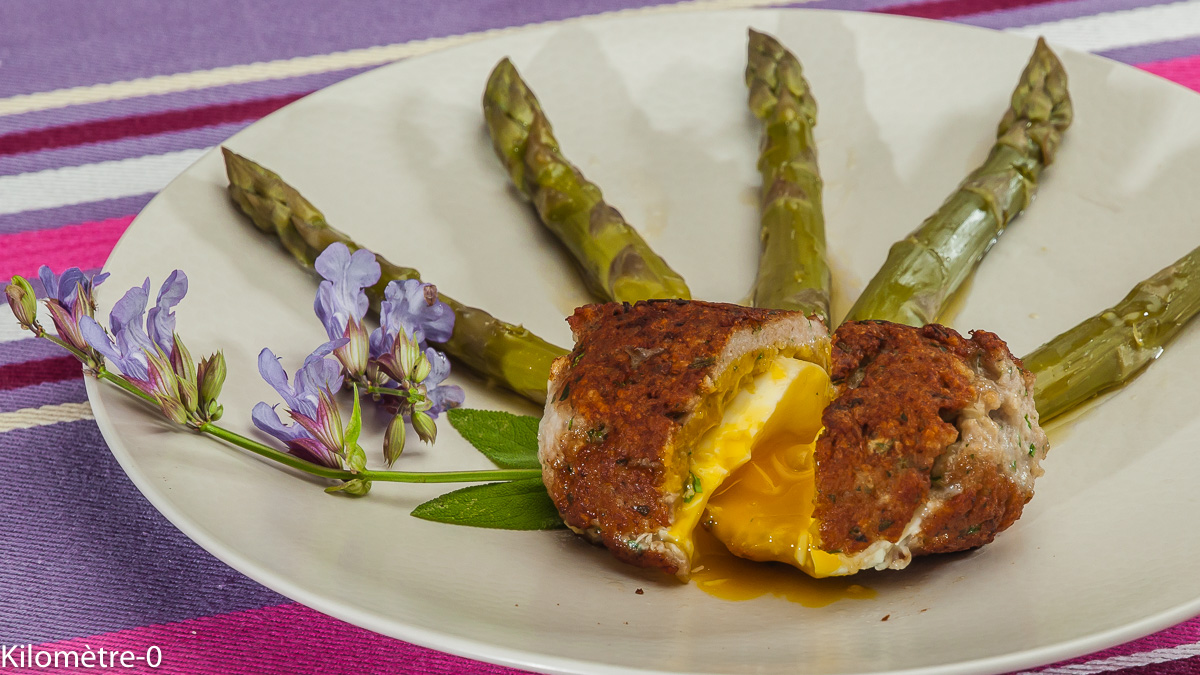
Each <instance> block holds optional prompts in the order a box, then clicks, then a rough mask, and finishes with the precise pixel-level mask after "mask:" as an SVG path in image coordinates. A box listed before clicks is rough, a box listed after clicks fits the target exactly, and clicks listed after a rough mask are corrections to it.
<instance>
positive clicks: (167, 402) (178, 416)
mask: <svg viewBox="0 0 1200 675" xmlns="http://www.w3.org/2000/svg"><path fill="white" fill-rule="evenodd" d="M158 407H159V408H160V409H162V412H163V415H166V417H167V419H169V420H171V421H172V422H174V423H176V424H187V421H188V415H187V410H186V409H184V407H183V404H182V403H180V402H179V399H176V398H172V397H169V396H160V397H158Z"/></svg>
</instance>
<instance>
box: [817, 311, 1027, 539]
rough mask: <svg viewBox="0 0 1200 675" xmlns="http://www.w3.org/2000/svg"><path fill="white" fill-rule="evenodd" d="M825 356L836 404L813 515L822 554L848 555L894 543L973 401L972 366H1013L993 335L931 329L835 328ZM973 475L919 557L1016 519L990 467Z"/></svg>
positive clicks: (1005, 485)
mask: <svg viewBox="0 0 1200 675" xmlns="http://www.w3.org/2000/svg"><path fill="white" fill-rule="evenodd" d="M832 355H833V364H832V370H831V379H832V380H833V383H834V385H835V387H836V391H837V397H836V398H835V399H834V400H833V402H832V403H831V404H830V405H829V406H828V407H827V408H826V409H825V412H824V415H823V417H822V421H823V423H824V425H825V432H824V433H823V434H822V436H821V438H820V439H819V440H818V442H817V448H816V453H815V459H816V462H817V465H818V470H817V472H816V476H817V478H816V481H817V499H816V505H815V513H814V515H815V517H816V518H818V519H819V520H820V522H821V542H822V546H823V548H825V549H826V550H840V551H842V552H844V553H847V554H852V553H857V552H859V551H862V550H863V549H865V548H866V547H867V546H868V545H869V544H870V542H872V541H876V540H878V539H887V540H888V541H892V542H895V541H897V539H898V538H899V537H900V535H901V533H902V531H903V530H904V528H905V526H906V525H908V524H909V522H910V521H912V519H913V517H914V515H916V513H917V511H918V509H919V508H920V507H921V505H922V504H923V503H925V501H926V500H927V498H928V497H929V492H930V483H931V479H930V473H931V470H932V468H933V465H934V460H935V459H937V458H938V456H939V455H941V454H942V453H943V452H945V451H946V449H947V447H948V446H949V445H950V444H952V443H954V442H955V440H956V439H957V438H958V436H959V432H958V429H957V428H956V427H955V425H954V424H953V423H952V422H953V421H954V419H955V417H956V415H957V413H958V411H960V410H961V409H962V408H964V407H965V406H966V405H968V404H969V403H971V402H972V401H974V400H975V398H976V395H977V391H976V386H975V381H976V379H977V377H978V375H977V372H976V370H975V369H974V368H973V367H972V366H974V365H977V364H979V363H981V362H983V361H985V360H986V361H989V362H991V361H998V360H999V359H1001V358H1008V359H1009V360H1011V361H1012V362H1014V363H1016V364H1017V366H1018V367H1019V365H1020V363H1019V361H1016V359H1015V358H1013V357H1012V355H1011V354H1010V353H1009V352H1008V348H1007V346H1006V345H1005V344H1004V342H1003V341H1002V340H1000V338H998V337H996V336H995V335H994V334H992V333H988V332H985V331H976V332H975V333H973V335H972V337H971V339H966V338H964V337H962V336H961V335H959V334H958V333H957V332H955V331H954V330H952V329H950V328H946V327H945V326H940V325H937V324H931V325H928V326H925V327H923V328H913V327H910V326H904V325H901V324H894V323H888V322H879V321H865V322H848V323H846V324H843V325H842V326H841V327H840V328H839V329H838V330H837V331H836V332H835V333H834V336H833V349H832ZM1025 375H1026V376H1027V378H1031V377H1032V376H1031V375H1028V373H1025ZM964 468H965V467H964ZM974 474H975V478H973V479H969V480H968V481H967V483H966V484H965V485H964V491H963V493H962V494H961V495H959V496H957V497H954V498H953V500H951V503H948V504H947V506H951V507H953V508H941V509H938V510H937V511H936V512H935V513H934V514H933V515H934V516H935V517H934V518H933V519H932V521H933V522H931V523H929V524H928V525H927V526H925V527H922V530H923V531H927V532H928V533H929V537H928V538H927V539H926V541H925V543H924V545H923V548H922V552H935V551H943V550H961V549H962V548H970V547H971V546H978V545H981V544H983V543H986V542H987V541H990V540H991V538H990V537H991V536H994V535H995V532H997V531H999V530H1000V529H1003V528H1004V527H1007V526H1008V525H1010V524H1011V523H1012V521H1013V520H1015V519H1016V518H1015V516H1012V517H1011V518H1010V516H1011V515H1012V513H1013V509H1012V502H1013V501H1014V500H1017V501H1020V503H1021V504H1023V503H1024V501H1028V497H1026V496H1025V495H1017V494H1014V488H1013V486H1012V484H1011V481H1009V480H1008V479H1007V478H1006V477H1005V476H1003V475H1001V474H999V473H998V472H996V471H995V468H994V467H989V470H982V467H981V470H979V471H975V472H974ZM989 474H990V476H991V477H989ZM1015 513H1016V515H1018V516H1019V515H1020V509H1019V508H1017V509H1016V510H1015ZM981 523H983V524H985V525H986V524H989V523H994V524H995V525H996V527H995V528H991V527H983V526H981ZM928 526H932V529H929V530H926V527H928ZM959 530H961V532H960V531H959ZM978 535H984V536H986V537H987V539H986V541H984V540H983V538H982V537H980V536H978ZM976 542H978V543H976ZM964 544H965V545H964Z"/></svg>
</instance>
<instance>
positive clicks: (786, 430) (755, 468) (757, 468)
mask: <svg viewBox="0 0 1200 675" xmlns="http://www.w3.org/2000/svg"><path fill="white" fill-rule="evenodd" d="M831 398H832V388H831V387H830V383H829V376H828V375H827V374H826V373H825V371H824V370H822V369H821V368H818V367H817V366H813V365H810V366H809V367H808V368H806V369H804V371H803V373H802V374H801V376H799V377H797V378H796V380H795V381H794V382H793V383H792V388H791V390H790V391H789V395H788V396H787V397H785V398H784V399H783V400H782V401H781V402H780V405H779V407H778V408H777V409H776V411H775V414H774V415H773V416H772V417H771V418H770V420H769V422H768V423H767V424H766V425H765V427H764V429H763V431H762V433H761V434H759V435H758V437H757V438H756V439H755V441H754V443H753V449H752V455H751V460H750V461H749V462H747V463H745V465H744V466H742V467H741V468H740V469H739V470H737V471H736V472H734V473H733V474H732V475H731V476H730V478H729V480H728V481H726V482H725V483H723V484H722V485H721V486H720V488H719V489H718V490H717V492H716V493H715V494H714V495H712V498H711V499H710V500H709V502H708V504H707V507H708V510H707V515H706V517H705V519H704V520H705V525H706V526H707V527H708V528H709V530H710V531H711V532H712V534H713V535H714V536H715V537H716V538H717V539H719V540H720V541H722V542H723V543H724V544H725V545H726V546H727V547H728V548H729V550H730V551H732V552H733V553H734V554H736V555H738V556H740V557H743V558H748V559H750V560H758V561H779V562H785V563H788V564H790V565H793V566H795V567H799V568H800V569H802V570H804V571H805V572H806V573H808V574H809V575H811V576H814V577H826V576H830V575H834V574H837V573H838V572H839V571H841V570H842V569H843V567H844V566H843V562H844V561H843V560H842V559H841V556H839V555H837V554H831V553H826V552H825V551H822V550H821V549H820V545H819V541H820V540H819V537H818V522H817V521H816V520H814V519H813V517H812V513H813V498H814V496H815V495H814V493H815V489H816V488H815V477H814V464H813V450H814V449H815V447H816V440H817V436H818V435H819V434H820V432H821V412H822V411H823V410H824V409H825V406H826V405H828V404H829V401H830V399H831ZM842 573H845V572H842Z"/></svg>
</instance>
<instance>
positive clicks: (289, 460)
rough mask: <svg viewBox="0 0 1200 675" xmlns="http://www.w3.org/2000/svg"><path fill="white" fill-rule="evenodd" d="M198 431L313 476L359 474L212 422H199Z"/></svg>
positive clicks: (332, 476) (334, 476) (339, 476)
mask: <svg viewBox="0 0 1200 675" xmlns="http://www.w3.org/2000/svg"><path fill="white" fill-rule="evenodd" d="M200 431H201V432H202V433H206V434H208V435H210V436H215V437H217V438H219V439H221V440H223V441H225V442H227V443H231V444H233V445H236V446H238V447H239V448H242V449H243V450H249V451H250V452H253V453H254V454H256V455H261V456H263V457H266V458H267V459H273V460H275V461H276V462H279V463H280V464H286V465H287V466H290V467H292V468H293V469H300V470H301V471H304V472H306V473H311V474H312V475H314V476H320V477H321V478H332V479H341V480H351V479H353V478H358V477H359V476H356V475H355V474H353V473H351V472H350V471H342V470H341V469H331V468H329V467H327V466H321V465H320V464H316V463H314V462H309V461H307V460H304V459H300V458H299V457H297V456H295V455H289V454H288V453H286V452H283V451H282V450H276V449H275V448H272V447H271V446H269V445H266V444H263V443H259V442H258V441H256V440H254V439H253V438H246V437H245V436H243V435H241V434H239V433H237V432H234V431H230V430H229V429H226V428H224V427H219V426H217V425H215V424H213V423H212V422H205V423H204V424H201V425H200Z"/></svg>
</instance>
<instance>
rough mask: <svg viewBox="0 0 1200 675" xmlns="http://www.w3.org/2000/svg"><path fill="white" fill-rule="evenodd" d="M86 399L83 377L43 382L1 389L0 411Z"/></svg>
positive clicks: (76, 401) (77, 401)
mask: <svg viewBox="0 0 1200 675" xmlns="http://www.w3.org/2000/svg"><path fill="white" fill-rule="evenodd" d="M86 400H87V391H85V390H84V388H83V378H82V377H79V378H76V379H74V380H61V381H59V382H42V383H41V384H35V385H33V386H30V387H21V388H20V389H8V390H4V391H0V413H6V412H12V411H14V410H22V409H24V408H38V407H41V406H44V405H52V404H56V403H79V402H81V401H86Z"/></svg>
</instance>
